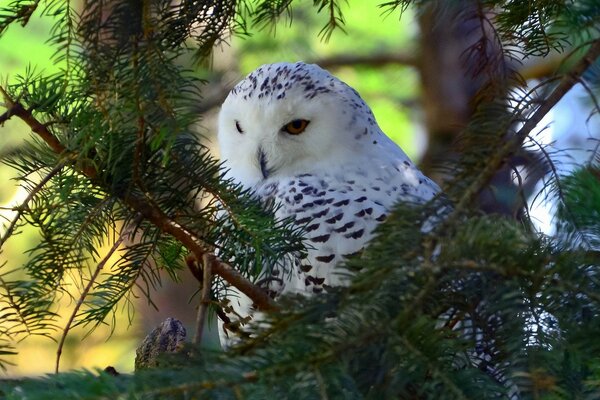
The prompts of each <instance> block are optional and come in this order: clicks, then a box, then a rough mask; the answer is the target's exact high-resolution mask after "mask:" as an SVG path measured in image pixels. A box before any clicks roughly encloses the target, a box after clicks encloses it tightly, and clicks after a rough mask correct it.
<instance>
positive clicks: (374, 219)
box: [219, 63, 439, 302]
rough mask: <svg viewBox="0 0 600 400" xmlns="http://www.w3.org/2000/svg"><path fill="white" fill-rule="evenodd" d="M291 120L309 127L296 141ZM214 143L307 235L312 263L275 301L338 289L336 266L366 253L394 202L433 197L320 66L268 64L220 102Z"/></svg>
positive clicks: (303, 264) (297, 269)
mask: <svg viewBox="0 0 600 400" xmlns="http://www.w3.org/2000/svg"><path fill="white" fill-rule="evenodd" d="M295 120H305V121H308V125H307V126H306V129H305V130H304V131H303V132H302V133H300V134H293V135H292V134H290V133H288V132H287V131H286V130H285V129H284V127H285V126H286V124H288V123H290V122H291V121H295ZM219 145H220V150H221V158H222V159H223V160H224V162H225V166H226V167H227V168H228V169H229V172H228V175H229V176H230V177H231V178H233V179H234V180H236V181H237V182H239V183H241V184H242V185H243V186H245V187H247V188H252V189H254V191H255V192H256V194H257V196H258V197H259V198H260V199H262V200H263V201H275V202H277V203H278V204H279V206H280V207H279V208H278V211H277V214H278V215H277V217H280V218H283V217H293V218H294V219H295V221H296V223H297V224H299V225H302V226H304V227H305V231H306V236H307V248H308V258H306V259H304V260H298V259H296V260H294V262H293V263H292V264H294V265H293V266H290V268H293V269H294V271H292V274H291V280H288V281H285V282H282V281H278V284H277V285H276V287H270V288H269V289H271V290H274V291H275V292H277V293H280V292H282V291H290V290H294V291H300V292H309V293H319V292H321V291H323V288H324V287H325V285H337V284H343V281H342V280H341V278H340V277H339V276H337V275H336V270H335V266H336V265H337V264H338V263H339V262H340V261H342V260H343V259H344V257H345V256H347V255H350V254H354V253H356V252H358V251H360V250H361V249H363V248H364V246H365V244H366V243H367V242H368V241H369V239H371V237H372V232H373V229H374V228H375V227H376V226H377V224H379V223H380V222H382V221H383V220H384V219H385V218H386V216H387V215H388V213H389V212H390V210H391V208H392V207H393V205H394V204H395V203H397V202H399V201H407V202H416V203H420V202H425V201H427V200H429V199H431V198H432V197H433V196H434V195H435V194H436V193H437V192H438V191H439V188H438V186H437V185H436V184H435V183H433V182H432V181H431V180H430V179H429V178H427V177H426V176H424V175H423V174H422V173H421V172H420V171H419V170H418V169H417V168H416V167H415V165H414V164H413V163H412V162H411V161H410V160H409V158H408V157H407V156H406V154H405V153H404V152H403V151H402V150H401V149H400V148H399V147H398V146H397V145H396V144H395V143H394V142H392V141H391V140H390V139H389V138H388V137H387V136H386V135H385V134H384V133H383V132H382V131H381V129H380V128H379V126H378V125H377V122H376V121H375V117H374V116H373V113H372V112H371V110H370V108H369V107H368V106H367V105H366V104H365V102H364V101H363V100H362V99H361V97H360V96H359V95H358V93H357V92H356V91H355V90H354V89H352V88H351V87H350V86H348V85H346V84H345V83H343V82H342V81H340V80H339V79H337V78H336V77H334V76H332V75H331V74H329V73H328V72H327V71H325V70H323V69H321V68H320V67H318V66H316V65H309V64H304V63H293V64H288V63H279V64H270V65H264V66H262V67H260V68H258V69H257V70H255V71H254V72H252V73H251V74H250V75H248V76H247V77H246V78H245V79H244V80H242V81H241V82H240V83H239V84H238V85H237V86H236V87H235V88H234V89H233V90H232V91H231V93H230V94H229V96H228V97H227V99H226V100H225V102H224V104H223V107H222V109H221V112H220V115H219ZM280 272H281V271H274V273H275V274H280ZM275 281H277V280H275ZM235 302H243V301H240V300H239V299H237V300H236V301H235Z"/></svg>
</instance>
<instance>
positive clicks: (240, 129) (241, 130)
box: [235, 121, 244, 133]
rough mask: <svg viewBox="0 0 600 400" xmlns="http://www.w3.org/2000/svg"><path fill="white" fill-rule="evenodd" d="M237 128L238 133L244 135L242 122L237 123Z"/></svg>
mask: <svg viewBox="0 0 600 400" xmlns="http://www.w3.org/2000/svg"><path fill="white" fill-rule="evenodd" d="M235 128H236V129H237V131H238V132H239V133H244V130H243V129H242V126H241V125H240V121H235Z"/></svg>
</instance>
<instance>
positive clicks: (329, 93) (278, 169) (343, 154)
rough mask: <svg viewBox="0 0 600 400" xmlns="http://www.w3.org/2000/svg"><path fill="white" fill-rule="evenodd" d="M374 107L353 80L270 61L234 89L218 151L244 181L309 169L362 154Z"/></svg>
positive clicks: (222, 121)
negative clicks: (348, 82) (359, 93)
mask: <svg viewBox="0 0 600 400" xmlns="http://www.w3.org/2000/svg"><path fill="white" fill-rule="evenodd" d="M369 129H371V130H372V129H378V128H377V125H376V124H375V120H374V118H373V115H372V113H371V111H370V109H369V108H368V107H367V106H366V104H365V103H364V102H363V101H362V99H361V98H360V96H358V94H357V93H356V92H355V91H354V90H353V89H352V88H350V87H349V86H348V85H346V84H345V83H343V82H341V81H340V80H339V79H337V78H335V77H333V76H332V75H330V74H329V73H328V72H326V71H324V70H323V69H321V68H319V67H318V66H316V65H307V64H304V63H295V64H287V63H280V64H271V65H265V66H262V67H260V68H258V69H257V70H255V71H254V72H253V73H251V74H250V75H248V76H247V77H246V78H245V79H244V80H243V81H241V82H240V83H239V84H238V85H237V86H236V87H235V88H234V89H233V90H232V91H231V93H230V94H229V96H228V97H227V99H226V100H225V102H224V103H223V106H222V108H221V112H220V114H219V145H220V149H221V158H222V159H223V160H225V165H226V167H227V168H229V170H230V172H229V174H230V175H231V176H232V177H233V178H235V179H236V180H237V181H238V182H240V183H242V184H243V185H244V186H245V187H253V186H255V185H256V184H257V183H259V182H261V181H263V180H266V179H269V178H274V177H283V176H292V175H297V174H302V173H312V172H315V171H316V170H323V169H327V168H331V167H333V166H338V167H339V166H340V165H343V163H345V162H351V161H356V158H355V157H353V154H354V155H355V156H356V155H358V154H361V155H362V154H364V153H365V144H366V143H367V141H366V140H365V141H364V142H363V143H358V138H360V137H362V136H366V131H368V130H369Z"/></svg>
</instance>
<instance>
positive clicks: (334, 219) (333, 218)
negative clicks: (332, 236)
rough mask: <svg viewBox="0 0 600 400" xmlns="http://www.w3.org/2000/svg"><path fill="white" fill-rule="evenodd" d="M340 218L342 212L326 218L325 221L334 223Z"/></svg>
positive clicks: (342, 216)
mask: <svg viewBox="0 0 600 400" xmlns="http://www.w3.org/2000/svg"><path fill="white" fill-rule="evenodd" d="M342 218H344V213H339V214H338V215H336V216H333V217H331V218H329V219H326V220H325V222H327V223H328V224H335V223H336V222H337V221H339V220H341V219H342Z"/></svg>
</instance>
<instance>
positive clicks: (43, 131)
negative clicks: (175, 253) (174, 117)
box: [0, 87, 276, 311]
mask: <svg viewBox="0 0 600 400" xmlns="http://www.w3.org/2000/svg"><path fill="white" fill-rule="evenodd" d="M0 93H1V94H2V95H3V96H4V98H5V103H6V105H7V111H6V112H5V113H4V114H2V115H0V123H2V122H4V121H6V120H8V119H10V118H11V117H13V116H17V117H18V118H20V119H21V120H22V121H24V122H25V123H26V124H27V125H28V126H29V127H30V128H31V130H32V131H33V132H35V133H36V134H37V135H38V136H39V137H40V138H41V139H42V140H43V141H44V142H45V143H46V144H48V146H50V148H51V149H52V150H53V151H54V152H55V153H56V154H60V155H62V156H64V157H66V158H68V159H73V160H77V159H78V154H77V153H75V152H72V151H70V150H68V149H66V148H65V146H64V145H63V144H62V143H61V142H60V141H59V140H58V139H57V138H56V136H54V135H53V134H52V132H50V130H49V129H48V128H47V127H46V126H45V125H44V124H42V123H41V122H39V121H38V120H37V119H36V118H35V117H34V116H33V114H32V113H31V111H29V110H27V109H25V108H24V107H23V105H22V104H20V103H19V102H18V101H15V100H13V99H11V98H10V96H9V95H8V94H7V93H6V92H5V91H4V89H3V88H1V87H0ZM74 168H76V169H78V170H79V171H80V172H81V173H83V174H84V175H85V176H87V177H88V178H90V179H91V180H94V181H96V183H97V184H99V185H101V182H97V177H98V175H99V174H98V171H97V170H96V169H95V168H94V167H93V166H90V165H89V164H86V163H80V164H79V165H76V166H75V167H74ZM117 196H118V197H119V199H120V200H121V201H122V202H123V203H125V204H126V205H127V206H128V207H129V208H131V209H132V210H134V211H136V212H137V213H139V214H141V215H142V217H144V218H146V219H147V220H148V221H150V222H151V223H152V224H153V225H155V226H156V227H158V228H159V229H160V230H161V231H162V232H164V233H167V234H169V235H171V236H173V237H174V238H175V239H177V240H178V241H179V242H180V243H181V244H183V245H184V246H185V247H186V248H187V249H188V250H190V251H191V252H192V253H193V254H194V255H195V256H196V258H197V259H198V260H202V259H204V258H205V255H210V257H208V259H210V260H211V272H212V273H213V274H215V275H219V276H220V277H221V278H223V279H224V280H225V281H227V282H228V283H229V284H231V285H232V286H235V287H236V288H237V289H238V290H240V291H241V292H242V293H244V294H245V295H246V296H248V297H249V298H250V299H251V300H252V301H253V302H254V304H255V305H256V307H257V308H258V309H260V310H264V311H267V310H273V309H275V308H276V306H275V304H274V303H273V300H272V299H271V298H270V297H269V296H268V295H267V293H266V292H265V291H264V290H262V289H261V288H259V287H258V286H256V285H254V284H253V283H252V282H250V281H249V280H247V279H246V278H244V277H243V276H242V275H241V274H240V273H239V272H238V271H236V270H235V269H234V268H233V267H231V266H230V265H229V264H227V263H225V262H223V261H222V260H220V259H219V258H218V257H216V256H215V255H214V254H212V253H211V252H210V251H208V250H207V249H206V248H205V246H204V243H203V242H202V241H201V240H200V239H199V238H198V237H197V236H196V235H195V234H194V233H193V232H190V231H188V230H187V229H185V228H184V227H183V226H181V225H180V224H178V223H177V222H175V221H174V220H172V219H171V218H169V217H168V216H167V215H165V214H164V213H163V212H162V210H160V209H158V208H157V207H156V206H155V205H154V204H153V202H152V201H150V200H149V199H147V198H145V197H143V196H139V195H135V194H132V193H128V194H117Z"/></svg>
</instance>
